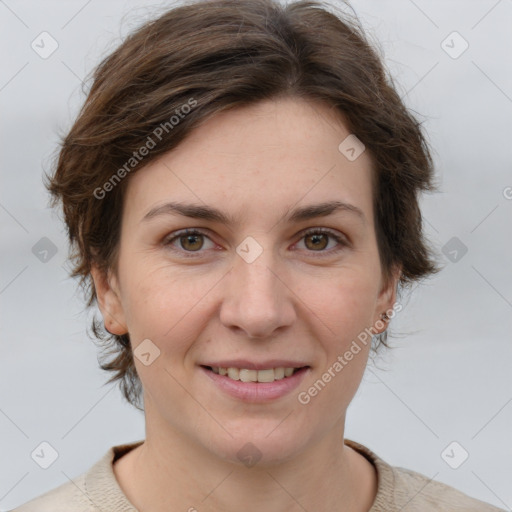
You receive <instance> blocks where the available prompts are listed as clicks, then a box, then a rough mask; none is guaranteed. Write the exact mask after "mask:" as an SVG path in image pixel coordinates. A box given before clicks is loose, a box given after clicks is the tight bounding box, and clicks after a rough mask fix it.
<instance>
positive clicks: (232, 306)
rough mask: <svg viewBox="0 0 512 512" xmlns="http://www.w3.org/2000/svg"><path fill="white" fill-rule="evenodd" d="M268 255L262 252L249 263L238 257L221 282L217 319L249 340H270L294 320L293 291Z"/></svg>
mask: <svg viewBox="0 0 512 512" xmlns="http://www.w3.org/2000/svg"><path fill="white" fill-rule="evenodd" d="M271 252H272V251H270V250H265V251H263V253H262V254H261V255H260V256H259V257H258V258H257V259H256V260H255V261H253V262H252V263H248V262H246V261H245V260H244V259H243V258H241V257H239V256H238V255H237V256H236V258H235V262H234V265H233V267H232V269H231V270H230V272H229V273H228V275H227V276H226V279H225V280H224V283H225V292H224V297H223V302H222V306H221V310H220V320H221V322H222V324H223V325H225V326H226V327H228V328H229V329H232V330H241V331H243V333H244V334H245V336H247V337H249V338H269V337H272V335H275V333H276V331H277V330H279V329H281V330H282V329H283V328H285V327H288V326H290V325H292V324H293V322H294V321H295V318H296V313H295V308H294V295H293V292H292V291H291V290H290V287H289V285H288V283H287V282H286V281H287V279H286V275H285V272H284V270H283V268H282V266H281V267H280V266H279V265H277V264H276V261H275V260H274V258H273V257H272V254H271ZM279 269H281V270H279Z"/></svg>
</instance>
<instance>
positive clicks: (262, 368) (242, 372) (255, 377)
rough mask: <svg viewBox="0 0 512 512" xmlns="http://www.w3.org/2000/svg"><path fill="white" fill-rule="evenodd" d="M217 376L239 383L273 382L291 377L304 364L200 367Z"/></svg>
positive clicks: (245, 363)
mask: <svg viewBox="0 0 512 512" xmlns="http://www.w3.org/2000/svg"><path fill="white" fill-rule="evenodd" d="M201 366H203V367H204V368H206V369H208V370H210V371H212V372H213V373H216V374H217V375H221V376H225V377H228V378H230V379H232V380H235V381H241V382H274V381H277V380H282V379H285V378H287V377H291V376H292V375H293V374H294V373H295V372H296V371H298V370H300V369H302V368H304V367H305V366H307V365H305V364H303V363H300V362H294V361H283V360H274V361H267V362H263V363H250V362H249V361H241V360H238V361H221V362H218V363H212V364H209V365H201Z"/></svg>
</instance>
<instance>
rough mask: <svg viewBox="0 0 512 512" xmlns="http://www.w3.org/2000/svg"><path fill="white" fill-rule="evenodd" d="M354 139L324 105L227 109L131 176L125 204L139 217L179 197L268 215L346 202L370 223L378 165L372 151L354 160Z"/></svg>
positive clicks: (291, 102) (275, 103)
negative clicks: (350, 149)
mask: <svg viewBox="0 0 512 512" xmlns="http://www.w3.org/2000/svg"><path fill="white" fill-rule="evenodd" d="M350 135H351V134H350V131H349V129H348V127H347V125H346V124H345V123H344V122H343V120H342V118H341V117H340V116H339V115H336V114H334V113H333V111H332V109H330V107H329V106H327V105H324V104H322V103H317V102H310V101H308V102H306V101H304V100H298V99H279V100H272V101H265V102H260V103H257V104H255V105H251V106H248V107H242V108H237V109H234V110H230V111H227V112H222V113H219V114H217V115H215V116H213V117H211V118H210V119H208V120H206V121H205V122H203V124H201V125H200V126H198V127H197V128H196V129H195V130H194V131H193V132H192V133H191V134H190V135H189V136H188V138H187V139H185V140H184V141H183V142H182V143H181V144H180V145H179V146H178V147H177V148H175V149H174V150H172V151H170V152H168V153H166V154H164V155H163V156H162V157H160V158H159V159H158V160H155V161H153V162H151V163H150V164H149V165H148V166H146V167H145V168H143V169H140V170H139V171H137V172H136V173H135V174H134V175H133V176H131V177H130V179H129V183H128V187H127V190H126V197H125V204H130V208H129V209H128V210H129V211H130V212H132V213H133V214H135V213H136V214H137V215H139V216H141V215H143V214H144V213H147V211H149V210H150V209H151V208H152V207H154V206H155V205H157V204H159V203H163V202H165V201H171V200H183V201H188V202H190V201H193V202H195V203H198V202H199V203H204V204H208V205H214V206H216V207H221V208H222V209H223V210H224V211H227V212H237V213H240V214H245V215H250V214H251V213H252V212H253V211H254V213H257V212H258V211H259V212H260V215H261V214H262V213H263V212H270V211H274V212H275V213H276V212H278V211H280V212H281V211H283V207H292V206H294V205H297V204H307V203H313V202H320V201H325V200H340V201H345V202H348V203H352V204H355V205H356V206H357V207H359V208H360V209H362V210H363V211H365V212H366V216H367V218H368V219H369V220H370V219H371V216H372V184H371V183H372V179H371V173H372V161H371V158H370V156H369V155H368V153H367V152H366V151H364V152H363V153H362V154H361V155H360V156H359V157H358V158H356V159H355V160H353V161H352V160H349V159H348V158H347V156H346V155H345V153H343V152H342V151H340V144H342V143H343V142H344V141H345V140H347V137H349V136H350ZM348 140H349V141H350V140H351V139H348ZM342 148H343V145H342ZM253 208H254V209H255V210H253Z"/></svg>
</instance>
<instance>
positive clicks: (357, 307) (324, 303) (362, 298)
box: [300, 268, 377, 343]
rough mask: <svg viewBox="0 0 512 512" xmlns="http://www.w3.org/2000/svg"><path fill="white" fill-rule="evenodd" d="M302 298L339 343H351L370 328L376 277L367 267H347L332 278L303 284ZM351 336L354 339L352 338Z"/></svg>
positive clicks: (375, 295) (375, 291)
mask: <svg viewBox="0 0 512 512" xmlns="http://www.w3.org/2000/svg"><path fill="white" fill-rule="evenodd" d="M301 289H302V291H301V294H300V296H301V298H302V299H303V301H304V303H305V304H307V306H308V307H309V308H310V310H311V311H312V312H313V313H314V314H315V316H317V317H318V318H319V319H320V320H321V321H322V323H323V324H324V325H325V327H326V329H327V332H328V333H330V334H331V336H334V337H335V338H336V340H338V343H340V342H343V343H346V342H347V341H348V342H350V341H351V339H352V338H353V337H357V335H358V334H359V333H360V332H361V331H363V330H364V329H365V328H367V327H370V325H371V322H372V319H373V314H374V308H375V302H376V297H377V288H376V279H374V278H373V276H372V273H371V272H368V271H367V269H365V268H344V269H341V270H340V271H337V272H336V273H334V274H333V276H332V278H330V279H328V280H323V281H322V282H321V283H319V282H318V281H311V282H310V283H309V286H307V284H306V283H304V286H301ZM349 338H350V339H349Z"/></svg>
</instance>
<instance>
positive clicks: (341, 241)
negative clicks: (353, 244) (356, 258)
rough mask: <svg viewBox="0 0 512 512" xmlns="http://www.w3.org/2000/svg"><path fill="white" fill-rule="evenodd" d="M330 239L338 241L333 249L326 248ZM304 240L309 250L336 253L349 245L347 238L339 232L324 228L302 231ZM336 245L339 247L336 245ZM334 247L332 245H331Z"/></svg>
mask: <svg viewBox="0 0 512 512" xmlns="http://www.w3.org/2000/svg"><path fill="white" fill-rule="evenodd" d="M329 239H331V240H333V241H335V242H336V244H334V249H333V250H325V249H327V247H328V246H329ZM302 240H304V246H305V247H306V250H308V252H319V253H325V252H327V253H329V254H330V253H336V252H338V251H340V250H342V249H343V248H344V247H346V246H348V242H347V240H346V239H345V238H344V237H342V236H340V235H338V234H337V233H335V232H333V231H330V230H328V229H324V228H315V229H312V230H309V231H306V232H304V233H302V238H301V241H302ZM336 245H337V246H338V247H336ZM331 249H332V246H331Z"/></svg>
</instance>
